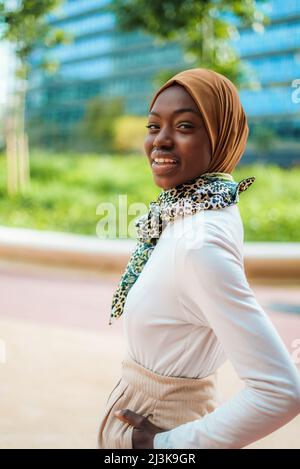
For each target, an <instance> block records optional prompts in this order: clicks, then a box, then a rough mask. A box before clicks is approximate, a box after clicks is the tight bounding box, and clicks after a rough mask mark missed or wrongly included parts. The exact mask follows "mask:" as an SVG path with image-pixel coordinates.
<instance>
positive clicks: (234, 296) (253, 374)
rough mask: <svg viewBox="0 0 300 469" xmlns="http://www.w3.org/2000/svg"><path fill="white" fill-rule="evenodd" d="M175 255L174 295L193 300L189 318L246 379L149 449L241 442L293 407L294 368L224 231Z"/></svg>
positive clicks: (299, 388) (296, 409) (299, 403)
mask: <svg viewBox="0 0 300 469" xmlns="http://www.w3.org/2000/svg"><path fill="white" fill-rule="evenodd" d="M181 251H182V250H181ZM180 255H182V256H184V257H183V258H182V261H183V264H182V265H183V266H184V275H182V276H181V275H180V274H179V275H180V280H181V281H182V288H181V293H180V294H181V295H183V296H184V297H185V298H184V299H185V300H186V302H188V300H190V304H193V305H195V308H194V310H193V311H191V314H190V318H189V319H190V321H191V322H192V323H195V324H198V325H199V324H202V325H203V323H204V324H206V326H207V327H210V328H211V329H212V330H213V331H214V333H215V335H216V336H217V338H218V340H219V341H220V342H221V344H222V345H223V348H224V351H225V354H226V355H227V358H228V359H229V360H230V361H231V363H232V365H233V367H234V369H235V370H236V372H237V374H238V376H239V377H240V378H241V379H242V380H243V382H244V384H245V386H244V388H242V389H241V390H240V392H238V393H237V394H235V395H234V396H233V397H232V398H231V399H229V400H227V401H226V402H225V403H224V404H222V405H220V406H219V407H217V408H216V409H215V410H214V411H212V412H211V413H209V414H206V415H205V416H204V417H202V418H201V419H197V420H195V421H191V422H188V423H185V424H183V425H180V426H178V427H175V428H173V429H171V430H168V431H165V432H161V433H157V434H156V435H155V438H154V443H153V444H154V448H180V449H184V448H199V449H214V448H216V449H221V448H224V449H228V448H243V447H245V446H247V445H249V444H250V443H252V442H254V441H257V440H259V439H260V438H263V437H265V436H266V435H268V434H270V433H272V432H274V431H275V430H276V429H278V428H280V427H281V426H283V425H285V424H286V423H288V422H289V421H290V420H292V419H293V418H294V417H296V416H297V415H298V414H299V413H300V376H299V372H298V370H297V367H296V364H295V363H294V362H293V361H292V358H291V357H290V355H289V353H288V350H287V348H286V347H285V345H284V343H283V342H282V339H281V337H280V336H279V334H278V332H277V330H276V329H275V327H274V325H273V323H272V322H271V320H270V319H269V317H268V316H267V314H266V313H265V311H264V310H263V309H262V307H261V306H260V305H259V303H258V302H257V300H256V298H255V296H254V293H253V291H252V290H251V288H250V286H249V284H248V281H247V278H246V276H245V272H244V265H243V262H242V260H241V259H242V257H241V256H240V255H239V252H238V251H237V249H234V248H233V246H232V244H230V242H229V241H228V240H226V238H225V237H222V236H215V237H212V239H210V241H209V242H204V243H202V245H200V244H198V245H196V248H195V246H193V247H192V249H190V248H186V249H183V251H182V254H180Z"/></svg>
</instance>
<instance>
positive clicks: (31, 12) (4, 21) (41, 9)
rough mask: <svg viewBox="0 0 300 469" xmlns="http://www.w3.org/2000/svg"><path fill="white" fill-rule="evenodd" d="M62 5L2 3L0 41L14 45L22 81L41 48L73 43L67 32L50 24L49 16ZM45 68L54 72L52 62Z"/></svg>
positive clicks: (24, 0) (50, 0)
mask: <svg viewBox="0 0 300 469" xmlns="http://www.w3.org/2000/svg"><path fill="white" fill-rule="evenodd" d="M60 3H61V1H60V0H42V1H36V0H15V1H14V0H0V39H2V40H3V39H4V40H7V41H9V42H10V43H12V44H13V45H14V50H15V54H16V56H17V58H18V59H19V67H18V70H17V74H18V75H19V76H20V77H23V78H26V77H27V74H28V72H29V69H30V65H29V63H28V59H29V57H30V54H31V52H32V51H33V49H34V48H35V47H36V46H37V44H42V45H44V46H46V47H53V46H55V45H56V44H60V43H62V42H67V41H69V40H70V37H68V36H67V35H66V34H65V32H64V31H63V30H61V29H56V28H53V27H52V25H51V24H49V23H48V22H47V21H46V15H47V14H48V13H50V12H51V11H52V10H54V9H55V8H56V7H58V6H59V4H60ZM41 65H42V66H44V67H45V68H47V67H49V68H50V67H51V62H50V61H47V60H45V62H44V63H42V64H41Z"/></svg>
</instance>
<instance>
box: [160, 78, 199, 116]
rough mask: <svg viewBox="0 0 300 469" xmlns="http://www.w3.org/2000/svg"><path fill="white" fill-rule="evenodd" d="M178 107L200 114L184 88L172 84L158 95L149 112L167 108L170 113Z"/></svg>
mask: <svg viewBox="0 0 300 469" xmlns="http://www.w3.org/2000/svg"><path fill="white" fill-rule="evenodd" d="M179 107H185V108H191V109H194V110H195V111H197V113H199V114H200V112H199V109H198V106H197V104H196V103H195V101H194V100H193V98H192V96H191V95H190V94H189V93H188V91H187V90H186V89H185V88H184V86H182V85H180V84H178V83H174V84H172V85H170V86H168V87H167V88H165V89H164V90H162V91H161V92H160V93H159V95H158V96H157V98H156V100H155V102H154V104H153V106H152V109H151V111H157V110H158V109H163V108H168V110H169V111H172V110H175V109H177V108H179Z"/></svg>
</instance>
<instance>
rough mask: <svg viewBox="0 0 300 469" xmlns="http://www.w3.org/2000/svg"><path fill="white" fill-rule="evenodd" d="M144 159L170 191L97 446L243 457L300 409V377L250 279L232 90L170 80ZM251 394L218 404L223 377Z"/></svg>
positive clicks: (148, 251)
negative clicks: (223, 372) (231, 372)
mask: <svg viewBox="0 0 300 469" xmlns="http://www.w3.org/2000/svg"><path fill="white" fill-rule="evenodd" d="M149 111H150V112H149V123H148V125H147V127H148V129H149V133H148V135H147V137H146V139H145V152H146V154H147V157H148V160H149V164H150V166H151V169H152V172H153V176H154V180H155V183H156V184H157V185H158V186H159V187H160V188H162V192H161V193H160V194H159V196H158V198H157V200H156V201H155V202H152V203H151V204H150V210H149V213H148V214H146V215H143V216H142V217H140V219H139V220H138V221H137V223H136V226H137V229H138V237H139V241H138V244H137V246H136V249H135V251H134V253H133V254H132V256H131V258H130V260H129V262H128V265H127V267H126V270H125V272H124V274H123V275H122V278H121V280H120V283H119V285H118V288H117V290H116V292H115V294H114V297H113V303H112V311H111V321H110V324H112V320H113V319H117V318H120V317H121V316H122V315H123V313H124V315H123V316H122V317H123V325H124V332H125V336H126V339H127V355H126V357H125V359H124V360H123V362H122V377H121V378H120V380H119V381H118V383H117V384H116V386H115V388H114V389H113V390H112V392H111V394H110V396H109V398H108V400H107V403H106V408H105V411H104V415H103V417H102V421H101V424H100V429H99V434H98V448H136V449H139V448H155V449H156V448H182V449H183V448H201V449H202V448H203V449H204V448H208V449H211V448H243V447H244V446H246V445H248V444H250V443H252V442H254V441H256V440H258V439H260V438H262V437H264V436H266V435H268V434H269V433H271V432H273V431H275V430H276V429H278V428H280V427H281V426H282V425H285V424H286V423H287V422H289V421H290V420H291V419H293V418H294V417H295V416H296V415H297V414H298V413H299V412H300V379H299V374H298V371H297V368H296V366H295V364H294V363H293V362H292V360H291V358H290V356H289V354H288V351H287V349H286V348H285V346H284V344H283V342H282V340H281V338H280V336H279V335H278V333H277V331H276V329H275V328H274V326H273V324H272V323H271V321H270V320H269V318H268V316H267V315H266V313H265V312H264V311H263V309H262V308H261V306H260V305H259V304H258V302H257V301H256V299H255V296H254V294H253V291H252V290H251V288H250V286H249V284H248V281H247V279H246V276H245V272H244V265H243V224H242V220H241V218H240V214H239V209H238V206H237V202H238V201H239V194H240V193H241V192H242V191H244V190H246V189H247V188H248V187H249V186H250V185H251V184H252V183H253V182H254V180H255V178H254V177H250V178H247V179H244V180H242V181H240V182H239V183H236V182H235V181H234V179H233V177H232V175H231V174H230V173H231V172H232V171H233V169H234V168H235V166H236V165H237V163H238V162H239V160H240V159H241V157H242V155H243V152H244V150H245V146H246V141H247V137H248V133H249V129H248V125H247V121H246V117H245V113H244V110H243V108H242V105H241V102H240V100H239V96H238V93H237V90H236V88H235V86H234V85H233V84H232V83H231V82H230V80H228V79H227V78H226V77H224V76H222V75H220V74H218V73H216V72H214V71H212V70H207V69H203V68H194V69H190V70H185V71H183V72H180V73H178V74H176V75H175V76H174V77H172V78H171V79H169V80H168V81H167V82H166V83H165V84H164V85H163V86H162V87H161V88H160V89H159V90H158V91H157V92H156V94H155V96H154V97H153V99H152V102H151V104H150V108H149ZM226 359H229V360H231V362H232V364H233V366H234V368H235V370H236V372H237V373H238V375H239V377H240V378H241V379H242V380H243V381H244V383H245V387H244V388H243V389H242V390H241V391H240V392H239V393H237V394H236V395H235V396H234V397H233V398H232V399H230V400H228V401H226V402H225V403H223V404H222V405H220V402H219V398H218V392H219V388H218V379H217V378H218V373H217V371H218V368H219V367H220V366H221V365H222V364H223V363H224V362H225V361H226Z"/></svg>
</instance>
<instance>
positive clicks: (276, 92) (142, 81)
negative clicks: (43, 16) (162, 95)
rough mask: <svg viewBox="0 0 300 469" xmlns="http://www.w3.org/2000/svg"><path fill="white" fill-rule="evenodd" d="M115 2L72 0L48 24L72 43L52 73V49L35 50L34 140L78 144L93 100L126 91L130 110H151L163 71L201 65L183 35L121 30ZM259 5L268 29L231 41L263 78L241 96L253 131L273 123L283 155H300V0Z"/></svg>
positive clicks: (62, 49)
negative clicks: (46, 67)
mask: <svg viewBox="0 0 300 469" xmlns="http://www.w3.org/2000/svg"><path fill="white" fill-rule="evenodd" d="M110 1H112V0H89V1H88V2H87V1H85V0H67V1H65V3H64V4H63V6H62V7H61V8H60V10H58V11H57V12H56V13H55V15H54V14H53V15H51V16H49V22H50V23H51V24H53V26H55V27H56V28H61V29H63V30H65V31H66V32H68V33H70V34H71V35H72V36H73V41H72V42H71V43H70V44H67V45H59V46H57V47H55V48H54V49H52V50H51V51H50V52H48V53H47V56H48V57H50V58H53V59H55V60H58V61H59V62H60V67H59V70H58V72H57V73H56V74H55V75H53V76H51V75H48V74H46V73H45V72H43V71H41V70H40V69H39V68H38V67H36V68H35V66H36V65H37V64H38V63H39V62H40V61H41V59H42V58H43V55H44V52H45V51H44V50H43V49H36V50H35V51H34V53H33V54H32V59H31V60H32V64H33V71H32V73H31V76H30V89H29V92H28V98H27V118H28V121H29V122H33V123H34V125H33V128H34V132H33V131H32V140H33V142H35V141H36V142H37V143H38V144H42V145H43V144H44V145H47V146H48V147H49V146H50V147H51V146H52V145H57V143H58V142H61V143H62V144H65V145H68V144H71V142H72V129H74V126H75V125H76V123H77V122H79V121H80V120H82V118H83V115H84V112H85V107H86V103H87V101H88V100H90V99H91V98H93V97H95V96H98V95H101V96H105V97H106V98H110V97H114V96H122V97H123V98H124V103H125V108H126V112H127V113H132V114H141V115H145V114H146V113H147V105H148V102H149V100H150V98H151V96H152V94H153V92H154V87H153V84H152V79H153V77H154V76H155V74H156V73H158V72H160V71H161V70H162V69H163V68H164V69H171V70H172V69H184V68H192V67H193V66H195V65H194V63H193V62H187V60H186V59H185V56H184V53H183V50H182V49H181V47H180V44H179V43H177V42H176V41H174V42H165V43H157V41H156V39H155V38H153V37H151V36H150V35H147V34H145V33H142V32H140V31H134V32H128V33H124V32H119V31H118V30H117V28H116V21H115V18H114V16H113V15H112V14H111V13H110V12H108V11H107V9H106V6H107V5H108V4H109V3H110ZM259 8H260V9H262V10H263V11H264V12H265V13H266V14H267V15H268V16H269V17H270V19H271V24H270V25H268V26H266V27H265V30H264V31H263V32H259V31H253V30H252V29H250V28H239V37H237V38H235V39H234V40H233V41H232V43H233V45H234V47H235V48H236V49H237V50H238V51H239V53H240V55H241V57H242V59H243V60H245V61H246V63H247V64H249V66H251V67H252V69H253V71H254V72H255V74H256V77H257V85H256V86H255V87H254V88H253V87H252V88H251V89H242V90H240V96H241V100H242V103H243V105H244V108H245V110H246V113H247V117H248V121H249V124H250V135H251V131H252V129H256V131H257V129H259V128H262V127H268V128H271V129H273V130H274V131H275V132H276V133H277V135H278V136H279V137H280V138H281V139H282V140H284V146H283V148H285V150H284V151H285V153H289V156H286V155H282V151H283V150H280V149H279V150H278V158H279V161H281V160H282V158H285V159H286V160H295V159H297V154H298V155H299V153H300V150H299V144H298V145H297V139H298V140H299V137H300V102H298V101H299V100H300V93H298V94H297V87H299V86H300V84H297V83H298V82H299V81H300V1H299V0H271V1H269V2H266V3H265V4H263V5H260V6H259ZM251 76H252V75H251ZM297 79H298V82H297ZM298 95H299V98H297V96H298ZM35 123H37V124H38V125H36V124H35ZM253 133H254V130H253ZM287 148H288V151H287V150H286V149H287ZM275 153H276V152H275ZM275 153H274V152H272V154H273V156H274V154H275ZM250 154H251V152H249V155H250ZM251 156H253V155H251ZM275 156H276V155H275ZM275 159H276V157H275Z"/></svg>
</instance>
